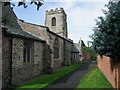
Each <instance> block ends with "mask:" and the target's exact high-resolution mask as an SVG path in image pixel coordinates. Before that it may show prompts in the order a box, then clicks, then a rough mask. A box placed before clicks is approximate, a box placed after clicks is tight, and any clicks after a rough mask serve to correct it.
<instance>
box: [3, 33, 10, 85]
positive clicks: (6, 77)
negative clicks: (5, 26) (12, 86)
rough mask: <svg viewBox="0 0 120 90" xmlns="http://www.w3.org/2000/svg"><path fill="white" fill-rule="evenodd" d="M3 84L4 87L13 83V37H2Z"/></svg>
mask: <svg viewBox="0 0 120 90" xmlns="http://www.w3.org/2000/svg"><path fill="white" fill-rule="evenodd" d="M2 40H3V41H2V44H3V46H2V78H3V79H2V83H3V86H6V85H9V83H10V82H11V69H12V68H11V67H12V65H11V37H9V36H5V35H4V33H3V36H2Z"/></svg>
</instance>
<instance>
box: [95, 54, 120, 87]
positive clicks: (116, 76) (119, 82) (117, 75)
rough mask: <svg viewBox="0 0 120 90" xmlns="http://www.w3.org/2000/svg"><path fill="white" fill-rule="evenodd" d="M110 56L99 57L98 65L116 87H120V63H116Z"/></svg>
mask: <svg viewBox="0 0 120 90" xmlns="http://www.w3.org/2000/svg"><path fill="white" fill-rule="evenodd" d="M112 61H113V60H112V59H111V58H109V57H106V56H103V57H100V56H98V57H97V65H98V67H99V68H100V70H101V71H102V72H103V73H104V75H105V76H106V77H107V79H108V80H109V82H110V83H111V84H112V86H113V87H114V88H120V63H114V62H112Z"/></svg>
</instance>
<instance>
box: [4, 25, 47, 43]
mask: <svg viewBox="0 0 120 90" xmlns="http://www.w3.org/2000/svg"><path fill="white" fill-rule="evenodd" d="M2 30H4V32H5V33H6V34H8V35H10V36H15V37H21V38H26V39H31V40H36V41H42V42H45V40H44V39H43V38H41V37H37V36H34V35H32V34H30V33H28V32H25V31H23V30H16V29H13V28H9V27H8V28H6V27H2Z"/></svg>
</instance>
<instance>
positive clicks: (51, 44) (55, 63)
mask: <svg viewBox="0 0 120 90" xmlns="http://www.w3.org/2000/svg"><path fill="white" fill-rule="evenodd" d="M49 37H50V40H49V47H50V50H51V67H52V68H54V69H56V68H58V67H61V65H62V63H63V60H64V56H63V46H64V45H63V39H61V38H59V37H58V36H57V35H54V34H52V33H49ZM56 38H58V44H59V58H56V59H55V58H54V43H55V39H56ZM56 53H57V52H56Z"/></svg>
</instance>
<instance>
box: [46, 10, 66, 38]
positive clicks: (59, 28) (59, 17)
mask: <svg viewBox="0 0 120 90" xmlns="http://www.w3.org/2000/svg"><path fill="white" fill-rule="evenodd" d="M53 17H54V18H56V25H55V26H52V18H53ZM45 26H47V27H49V29H50V30H51V31H53V32H55V33H56V34H58V35H60V36H62V37H65V38H67V37H68V33H67V16H66V14H65V12H64V10H63V8H60V9H58V8H56V9H55V10H53V9H52V10H50V11H48V10H47V11H46V21H45Z"/></svg>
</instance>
